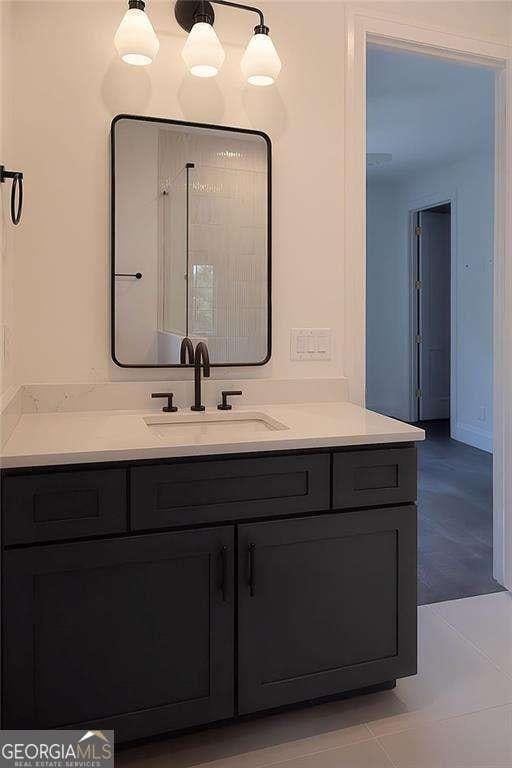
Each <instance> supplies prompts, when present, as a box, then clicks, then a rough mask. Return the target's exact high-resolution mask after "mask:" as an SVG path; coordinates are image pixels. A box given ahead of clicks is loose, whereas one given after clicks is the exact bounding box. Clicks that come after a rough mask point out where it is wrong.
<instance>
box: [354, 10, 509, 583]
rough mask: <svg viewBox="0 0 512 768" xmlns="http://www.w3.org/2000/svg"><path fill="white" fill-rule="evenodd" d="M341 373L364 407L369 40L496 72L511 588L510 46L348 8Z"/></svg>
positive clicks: (502, 578)
mask: <svg viewBox="0 0 512 768" xmlns="http://www.w3.org/2000/svg"><path fill="white" fill-rule="evenodd" d="M345 27H346V50H347V56H346V61H345V84H346V87H345V151H344V170H345V186H344V199H345V206H344V207H345V250H344V292H343V296H344V329H345V333H344V368H345V370H344V373H345V375H346V377H347V382H348V391H349V399H350V400H351V401H352V402H355V403H358V404H361V405H364V403H365V385H366V371H365V357H366V339H365V332H366V329H365V308H366V295H365V294H366V289H365V274H366V238H365V234H366V233H365V230H366V82H365V80H366V48H367V45H368V44H369V43H377V44H379V45H387V46H390V47H392V48H401V49H402V50H409V51H417V52H421V53H424V54H425V53H428V54H431V55H433V56H440V57H442V58H452V59H456V60H459V61H466V62H468V63H473V64H478V65H480V66H482V65H484V66H489V67H491V68H492V69H494V70H496V142H495V145H496V147H495V157H497V158H498V162H496V163H495V221H494V298H493V327H494V335H493V352H494V354H493V445H494V462H493V489H494V504H493V520H494V525H493V536H494V550H493V552H494V578H495V579H496V580H497V581H498V582H500V583H501V584H503V585H504V586H505V587H506V588H507V589H509V590H512V472H510V471H507V468H509V467H510V466H512V408H511V405H510V402H508V401H509V396H508V393H509V392H510V391H512V237H511V235H512V109H510V106H511V105H512V46H511V45H508V44H506V43H500V42H496V41H490V40H486V39H480V38H476V37H471V36H469V35H465V34H456V33H453V32H450V31H449V30H447V29H443V28H442V27H437V28H436V27H430V26H426V25H422V24H421V22H420V23H418V22H416V23H411V22H410V20H405V19H402V18H400V17H399V16H394V17H390V16H386V15H384V14H379V13H377V12H370V11H365V10H363V9H361V8H359V9H358V8H354V7H349V8H347V9H346V25H345Z"/></svg>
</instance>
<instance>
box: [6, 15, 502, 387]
mask: <svg viewBox="0 0 512 768" xmlns="http://www.w3.org/2000/svg"><path fill="white" fill-rule="evenodd" d="M5 5H8V6H9V12H10V13H11V14H12V17H13V33H12V36H11V43H12V47H13V49H16V51H17V58H16V60H15V61H14V58H12V57H11V58H12V63H13V65H14V64H15V66H12V72H11V73H10V75H9V77H8V78H4V86H5V87H6V88H7V89H8V93H7V96H6V98H7V99H11V100H12V107H11V109H10V110H9V115H8V118H9V119H8V123H7V125H6V126H5V130H4V134H5V140H6V142H7V143H8V152H7V153H6V156H8V157H9V161H10V163H11V164H12V165H14V167H20V168H22V169H23V170H24V171H25V177H26V204H25V215H24V221H23V225H22V226H21V227H19V228H18V230H17V231H16V232H15V233H14V234H15V243H14V248H15V252H16V258H15V275H14V277H13V279H12V280H11V279H9V284H10V286H12V289H13V290H14V292H15V301H13V314H12V317H10V318H9V328H10V330H13V332H14V336H15V339H16V345H15V361H14V362H15V371H14V374H13V375H14V377H15V378H16V379H17V380H18V381H24V382H37V381H89V380H98V379H112V378H116V379H128V378H132V379H136V378H138V379H141V378H144V377H145V378H154V377H155V373H154V372H151V371H129V370H121V369H118V368H116V367H115V366H114V365H113V364H112V363H111V362H110V359H109V326H108V312H109V280H108V270H109V265H108V242H109V239H108V189H109V172H108V131H109V124H110V120H111V118H112V117H113V115H115V114H117V113H120V112H127V113H132V114H143V115H156V116H164V117H175V118H184V119H187V120H198V121H204V122H214V123H220V124H226V125H238V126H241V127H248V128H258V129H261V130H264V131H267V132H268V133H269V134H270V136H271V138H272V141H273V147H274V166H273V171H274V184H273V215H274V238H273V263H274V269H273V294H274V316H273V337H274V345H273V359H272V362H271V363H270V364H269V365H268V366H266V367H265V368H264V369H257V370H254V369H246V370H245V371H244V370H243V369H239V371H237V376H242V375H246V376H251V377H253V376H272V377H276V378H281V377H288V376H292V377H319V376H320V377H332V376H338V375H341V374H342V373H343V348H342V338H343V332H344V328H343V320H342V318H343V306H342V299H341V297H342V295H343V290H342V289H343V270H344V264H343V241H344V229H343V212H344V199H343V187H344V174H343V162H344V160H343V158H344V144H343V140H344V124H343V121H344V62H345V27H344V4H343V3H341V2H327V3H321V2H316V1H315V2H298V3H293V4H291V3H287V2H274V3H264V9H265V11H266V12H267V16H268V21H269V23H270V25H271V29H272V35H273V38H274V39H275V42H276V45H277V46H278V49H279V53H280V55H281V57H282V60H283V63H284V66H283V71H282V73H281V76H280V79H279V81H278V85H277V86H276V87H275V88H271V89H259V90H258V89H255V88H250V87H249V86H245V85H244V83H243V80H242V77H241V73H240V68H239V62H240V57H241V55H242V50H243V47H244V45H245V42H246V39H247V36H248V34H249V27H250V24H248V19H247V16H246V15H245V14H242V13H237V12H234V11H232V10H230V9H226V8H218V11H217V18H218V23H217V30H218V33H219V35H220V37H221V38H222V41H223V44H224V47H225V49H226V53H227V59H226V63H225V65H224V67H223V69H222V72H221V74H220V76H219V77H218V78H217V79H215V80H211V81H201V80H199V79H197V78H192V77H191V76H189V75H187V74H186V72H185V68H184V65H183V63H182V61H181V58H180V50H181V48H182V46H183V43H184V40H185V36H184V34H183V33H182V31H181V30H178V29H177V27H176V25H175V23H174V21H173V20H172V18H171V14H170V12H169V3H168V2H164V3H158V2H156V0H152V2H151V3H150V4H149V5H150V6H151V7H150V8H149V11H150V13H151V17H152V20H153V23H154V25H155V28H156V31H157V34H158V35H159V38H160V42H161V48H160V52H159V54H158V58H157V59H156V61H155V63H154V64H153V65H151V66H150V67H149V68H145V69H142V68H140V69H137V68H134V67H129V66H128V65H125V64H123V63H122V62H120V61H119V59H118V57H117V55H116V53H115V50H114V48H113V35H114V32H115V29H116V27H117V25H118V23H119V20H120V18H121V16H122V14H123V12H124V7H125V5H124V3H123V2H121V0H119V2H97V3H92V4H91V3H89V2H13V3H6V4H5ZM369 7H371V8H372V9H373V10H375V11H376V12H377V13H378V14H379V15H383V14H386V13H387V12H391V13H401V14H402V13H405V14H406V15H407V16H408V18H409V19H413V20H414V19H416V20H417V21H418V22H419V23H422V22H425V23H428V24H431V25H434V26H438V27H444V28H448V29H451V30H453V31H460V32H463V33H466V34H468V35H472V36H475V37H478V36H482V35H483V36H488V37H490V38H494V39H497V40H510V39H511V36H510V26H509V23H510V4H509V3H494V2H489V3H487V2H474V3H473V2H470V3H464V4H463V3H450V2H448V3H446V2H443V3H436V2H429V3H425V2H423V3H413V2H411V3H391V4H389V3H384V2H379V3H373V4H370V5H369ZM324 20H328V23H324ZM14 95H15V97H16V98H15V99H14ZM297 326H298V327H302V326H305V327H308V326H312V327H331V328H332V329H333V331H334V347H333V358H332V361H331V362H313V363H311V362H291V361H290V360H289V332H290V329H291V328H293V327H297ZM176 375H177V376H179V375H182V374H180V373H176ZM217 375H225V376H231V375H232V372H231V371H229V370H224V371H222V372H218V373H217ZM161 378H162V379H164V378H165V379H167V378H170V372H169V371H168V370H164V371H162V373H161Z"/></svg>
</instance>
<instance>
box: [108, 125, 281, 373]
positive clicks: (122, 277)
mask: <svg viewBox="0 0 512 768" xmlns="http://www.w3.org/2000/svg"><path fill="white" fill-rule="evenodd" d="M271 333H272V329H271V143H270V139H269V137H268V136H267V135H266V134H265V133H262V132H261V131H252V130H246V129H241V128H231V127H222V126H216V125H206V124H200V123H189V122H184V121H180V120H167V119H163V118H153V117H141V116H137V115H117V117H115V118H114V120H113V121H112V125H111V353H112V359H113V361H114V362H115V363H116V365H119V366H121V367H123V368H174V367H178V366H180V347H181V342H182V340H183V338H184V337H188V338H190V339H191V340H192V342H193V344H194V346H195V345H196V342H199V341H204V342H206V344H207V346H208V350H209V354H210V362H211V365H212V366H221V367H226V366H229V367H231V366H256V365H264V364H265V363H267V362H268V361H269V359H270V355H271Z"/></svg>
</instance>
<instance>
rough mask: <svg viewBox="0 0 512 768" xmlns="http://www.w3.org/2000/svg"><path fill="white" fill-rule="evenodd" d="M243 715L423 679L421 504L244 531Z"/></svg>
mask: <svg viewBox="0 0 512 768" xmlns="http://www.w3.org/2000/svg"><path fill="white" fill-rule="evenodd" d="M238 553H239V563H238V622H239V624H238V631H239V652H238V685H239V690H238V696H239V698H238V702H239V713H240V714H247V713H249V712H256V711H258V710H262V709H269V708H272V707H279V706H282V705H285V704H291V703H294V702H299V701H305V700H307V699H314V698H317V697H321V696H328V695H332V694H336V693H341V692H343V691H350V690H355V689H357V688H362V687H365V686H369V685H376V684H379V683H384V682H386V681H388V680H395V679H396V678H397V677H403V676H406V675H411V674H414V673H415V672H416V508H415V507H414V505H411V506H401V507H385V508H382V509H372V510H361V511H353V512H342V513H339V514H330V515H318V516H315V517H305V518H301V519H299V520H293V519H292V520H275V521H274V520H272V521H265V522H260V523H258V522H256V523H250V524H247V525H240V526H239V530H238Z"/></svg>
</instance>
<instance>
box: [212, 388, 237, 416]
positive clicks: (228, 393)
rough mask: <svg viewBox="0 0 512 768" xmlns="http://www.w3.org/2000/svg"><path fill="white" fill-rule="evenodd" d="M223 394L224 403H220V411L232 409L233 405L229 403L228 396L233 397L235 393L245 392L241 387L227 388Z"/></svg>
mask: <svg viewBox="0 0 512 768" xmlns="http://www.w3.org/2000/svg"><path fill="white" fill-rule="evenodd" d="M221 395H222V405H218V406H217V408H218V409H219V411H230V410H231V409H232V407H233V406H232V405H231V404H230V403H228V397H232V396H233V395H243V392H242V390H241V389H226V390H224V391H223V392H221Z"/></svg>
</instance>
